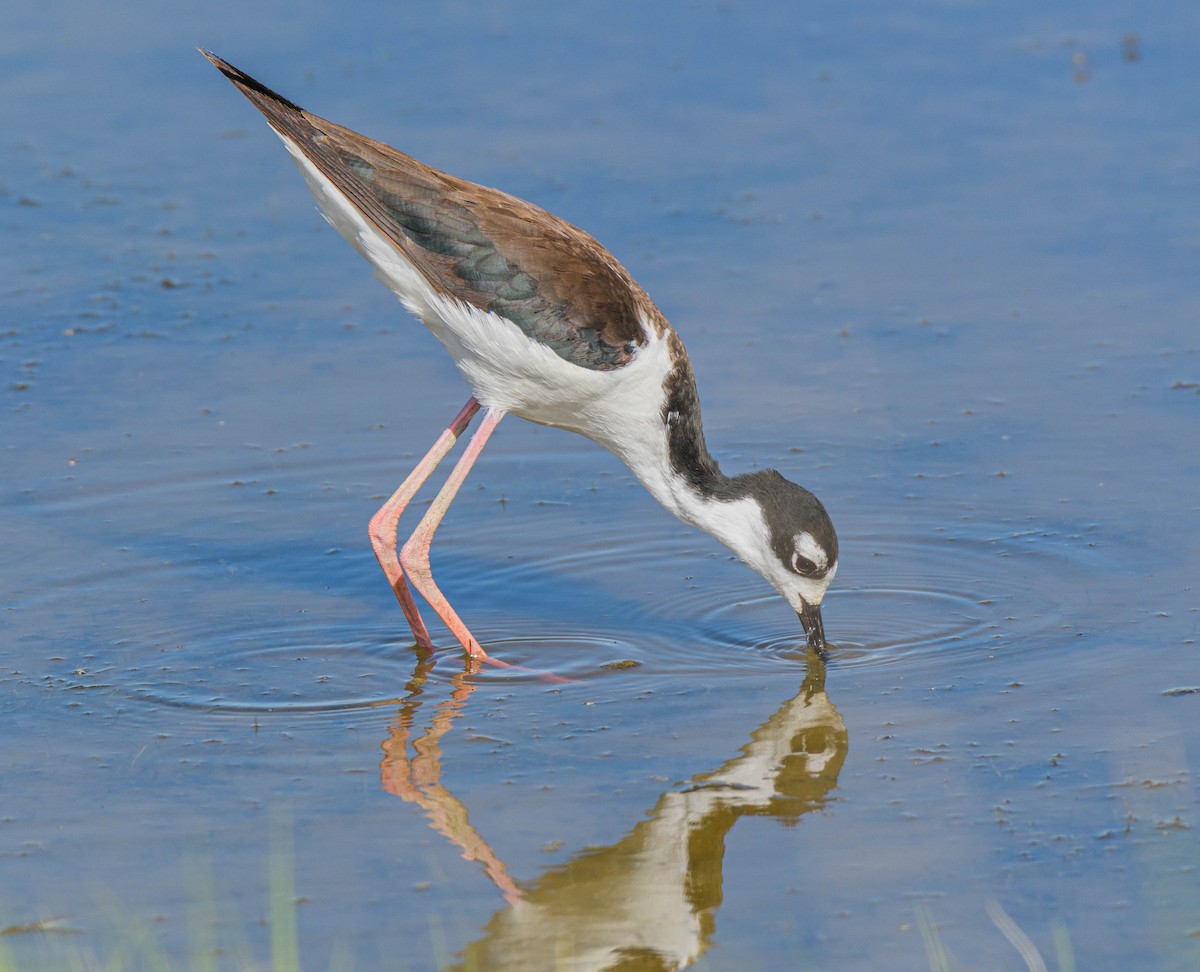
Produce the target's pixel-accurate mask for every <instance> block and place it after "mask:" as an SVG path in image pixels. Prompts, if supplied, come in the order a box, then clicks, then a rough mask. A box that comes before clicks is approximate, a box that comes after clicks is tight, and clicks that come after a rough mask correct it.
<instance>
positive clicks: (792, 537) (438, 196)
mask: <svg viewBox="0 0 1200 972" xmlns="http://www.w3.org/2000/svg"><path fill="white" fill-rule="evenodd" d="M201 53H203V54H204V56H205V57H207V58H208V59H209V60H210V61H212V63H213V64H215V65H216V66H217V67H218V68H219V69H220V70H221V71H222V72H223V73H224V74H225V76H226V77H227V78H229V80H230V81H232V82H233V83H234V84H235V85H237V87H238V88H239V89H240V90H241V92H242V94H244V95H245V96H246V97H247V98H249V99H250V100H251V101H252V102H254V105H255V106H256V107H257V108H258V109H259V111H261V112H262V113H263V114H264V115H265V116H266V118H267V121H268V122H269V123H270V125H271V127H272V128H273V129H275V132H276V134H278V135H279V137H280V138H282V139H283V143H284V145H286V146H287V150H288V151H289V152H290V153H291V154H292V157H293V158H294V159H295V161H296V164H297V165H298V166H299V167H300V171H301V172H303V173H304V178H305V179H306V180H307V182H308V186H309V188H310V189H311V190H312V192H313V195H314V196H316V199H317V203H318V204H319V205H320V207H321V211H322V212H323V213H324V214H325V218H326V219H327V220H328V221H329V222H330V223H331V224H332V225H333V226H334V227H335V228H336V229H337V230H338V231H339V232H340V233H341V234H342V235H343V236H345V237H346V239H348V240H349V241H350V242H351V243H352V244H353V245H354V246H355V248H356V249H357V250H358V251H359V252H360V253H361V254H362V255H363V256H365V257H366V258H367V259H368V260H370V261H371V263H372V264H374V266H375V272H376V274H377V275H378V276H379V278H380V279H381V280H382V281H383V282H384V283H385V284H387V285H388V287H390V288H391V289H392V290H393V291H394V292H395V293H396V295H397V296H398V297H399V298H400V300H401V302H403V304H404V306H405V307H407V308H408V309H409V310H410V311H411V312H412V313H413V314H415V315H416V316H417V317H418V318H419V319H420V320H421V321H422V322H423V323H424V324H425V325H426V326H427V327H428V328H429V329H430V330H431V331H432V332H433V333H434V335H435V336H436V337H437V339H438V340H439V341H441V342H442V344H443V345H444V346H445V347H446V350H447V351H449V352H450V355H451V356H452V357H453V358H454V362H455V364H457V365H458V368H459V370H460V371H461V372H462V373H463V375H464V376H465V377H466V379H467V382H468V383H469V384H470V386H471V388H472V390H473V394H472V396H471V397H470V398H468V399H467V403H466V405H464V406H463V408H462V410H461V411H460V412H459V413H458V415H456V416H455V418H454V421H453V422H451V423H450V426H449V427H448V428H447V429H446V430H445V431H444V432H443V433H442V434H441V436H440V437H439V438H438V440H437V442H435V443H434V445H433V448H432V449H430V450H429V452H428V453H427V454H426V455H425V457H424V458H423V459H422V460H421V461H420V463H418V464H417V467H416V469H414V470H413V472H412V474H411V475H410V476H409V477H408V479H406V480H405V481H404V482H403V483H402V484H401V486H400V488H399V489H398V490H396V492H395V493H394V494H393V495H392V497H391V499H389V500H388V501H387V502H386V503H385V504H384V505H383V506H382V507H381V508H380V510H379V512H378V513H376V514H375V516H374V517H373V518H372V519H371V525H370V534H371V543H372V545H373V547H374V549H375V555H376V556H377V557H378V558H379V563H380V565H381V566H382V567H383V569H384V572H385V573H386V574H387V577H388V580H389V581H390V582H391V585H392V590H393V591H395V593H396V597H397V598H398V599H399V601H400V606H401V608H403V610H404V616H405V618H407V620H408V623H409V625H410V627H411V628H412V630H413V635H414V637H415V638H416V639H417V643H418V644H420V645H422V646H424V647H432V644H431V642H430V640H429V633H428V631H427V630H426V628H425V624H424V622H423V621H422V620H421V616H420V614H419V613H418V611H417V607H416V604H415V602H414V601H413V597H412V594H411V593H410V592H409V589H408V585H407V584H406V583H405V576H406V575H407V577H408V579H409V580H411V581H412V584H413V586H414V587H415V588H416V589H417V590H418V591H419V592H420V593H421V595H422V596H423V597H424V598H425V599H426V600H427V601H428V602H429V604H430V606H431V607H432V608H433V609H434V610H435V611H436V612H437V613H438V615H439V616H440V617H441V619H442V620H443V621H444V622H445V623H446V625H447V626H448V627H449V628H450V630H451V631H452V632H453V633H454V635H455V637H456V638H458V640H459V641H460V642H461V643H462V645H463V647H464V648H465V649H466V650H467V651H468V652H469V653H470V654H471V655H472V656H474V657H477V658H485V657H487V653H486V652H485V651H484V650H483V648H481V647H480V645H479V642H478V641H477V640H476V639H475V637H474V636H473V635H472V634H471V632H470V631H469V630H468V629H467V627H466V625H465V624H463V622H462V621H461V620H460V619H459V617H458V615H457V614H456V613H455V611H454V609H453V608H452V607H451V606H450V604H449V602H448V601H447V600H446V598H445V597H444V596H443V594H442V593H441V591H439V590H438V588H437V585H436V584H435V583H434V581H433V576H432V573H431V571H430V567H429V544H430V541H431V539H432V538H433V533H434V531H435V530H436V529H437V527H438V524H439V523H440V522H441V520H442V517H443V516H444V515H445V513H446V509H447V508H448V507H449V505H450V502H451V501H452V500H453V499H454V496H455V494H456V493H457V492H458V489H459V487H460V486H461V485H462V483H463V480H464V479H465V478H466V475H467V472H468V470H470V468H471V466H472V464H473V463H474V462H475V460H476V459H477V458H478V456H479V453H480V451H481V450H482V449H483V447H484V444H485V443H486V442H487V440H488V437H489V436H490V435H491V434H492V430H493V429H495V427H496V424H497V423H498V422H499V421H500V419H502V418H503V417H504V416H505V415H506V414H508V413H509V412H511V413H512V414H514V415H519V416H521V417H522V418H526V419H529V420H530V421H531V422H538V423H540V424H542V425H553V426H556V427H558V428H562V429H570V430H571V431H573V432H578V433H580V434H581V435H586V436H587V437H588V438H589V439H592V440H594V441H596V442H598V443H600V445H602V446H604V447H605V448H607V449H609V450H610V451H611V452H613V453H614V454H615V455H616V456H617V457H618V458H619V459H620V460H621V461H622V462H624V463H625V465H627V466H628V467H629V468H630V469H631V470H632V471H633V474H634V475H635V476H637V478H638V479H639V480H641V482H642V484H643V485H644V486H645V487H646V489H648V490H649V491H650V494H651V495H652V496H653V497H654V498H655V499H656V500H658V501H659V502H660V503H662V505H663V506H665V507H666V508H667V509H668V510H670V511H671V512H672V513H674V514H675V515H676V516H677V517H679V518H680V519H681V520H683V521H684V522H685V523H690V524H692V525H693V526H696V527H699V528H700V529H701V530H704V531H705V532H707V533H710V534H712V535H713V536H714V537H716V538H717V539H718V540H720V541H721V542H722V543H724V544H725V545H726V546H727V547H729V548H730V549H731V550H732V551H733V552H734V553H735V554H737V555H738V556H739V557H740V558H741V559H742V560H743V561H745V562H746V563H747V564H749V565H750V566H751V567H753V568H754V569H755V570H756V571H758V572H759V573H760V574H762V575H763V577H765V578H766V579H767V580H768V581H769V582H770V583H771V585H772V586H773V587H774V588H775V589H776V590H777V591H779V593H780V594H782V595H783V596H784V597H785V598H786V599H787V601H788V603H789V604H790V605H791V606H792V607H793V608H794V609H795V611H796V613H797V614H798V615H799V616H800V622H801V624H802V625H803V626H804V630H805V632H806V633H807V635H808V643H809V644H810V645H812V646H813V647H815V648H816V649H818V650H823V649H824V647H825V631H824V627H823V624H822V621H821V600H822V599H823V598H824V596H825V591H826V590H827V589H828V587H829V582H830V581H831V580H833V575H834V573H835V572H836V571H837V566H838V543H837V534H836V533H835V532H834V529H833V524H832V523H831V522H830V519H829V515H828V514H827V513H826V512H825V507H823V506H822V505H821V502H820V500H818V499H817V498H816V497H815V496H814V495H813V494H812V493H810V492H809V491H808V490H807V489H804V487H802V486H797V485H796V484H795V483H793V482H790V481H789V480H787V479H784V478H783V476H781V475H780V474H779V473H777V472H775V470H773V469H768V470H762V471H759V472H753V473H745V474H743V475H740V476H733V477H730V476H726V475H725V474H724V473H723V472H721V470H720V468H719V467H718V466H717V463H716V461H715V460H714V459H713V458H712V456H710V455H709V453H708V448H707V447H706V446H705V444H704V433H703V430H702V428H701V424H700V400H699V397H698V396H697V394H696V381H695V378H694V376H693V374H692V367H691V364H690V363H689V362H688V357H687V352H686V351H684V349H683V342H682V341H680V339H679V336H678V335H677V334H676V333H675V330H674V329H673V328H672V327H671V325H670V324H669V323H667V319H666V318H665V317H663V315H662V314H661V313H660V312H659V310H658V308H657V307H655V306H654V303H653V302H652V301H651V300H650V298H649V297H647V296H646V293H645V291H643V290H642V288H641V287H639V286H638V285H637V283H636V282H635V281H634V280H633V278H632V277H630V275H629V273H628V272H627V271H626V270H625V268H624V267H622V266H621V264H620V263H618V262H617V261H616V259H615V258H614V257H613V256H612V254H611V253H609V252H608V250H606V249H605V248H604V247H603V246H601V245H600V244H599V243H598V242H596V240H594V239H593V238H592V237H591V236H589V235H588V234H587V233H585V232H583V230H581V229H578V228H577V227H575V226H572V225H571V224H570V223H567V222H565V221H564V220H561V219H559V218H558V217H557V216H554V215H552V214H550V213H548V212H546V211H545V210H543V209H539V208H538V207H537V206H534V205H533V204H531V203H527V202H524V201H523V200H520V199H517V198H515V197H513V196H510V195H508V194H506V193H503V192H500V191H499V190H496V189H488V188H486V187H484V186H477V185H475V184H474V183H471V182H466V181H464V180H462V179H456V178H455V177H454V176H451V175H447V174H446V173H444V172H439V171H438V170H436V169H433V168H430V167H429V166H427V165H424V164H423V163H421V162H418V161H417V160H416V159H412V158H409V157H408V156H407V155H404V154H403V153H401V152H398V151H396V149H394V148H391V147H390V146H387V145H384V144H383V143H381V142H376V141H374V140H372V139H369V138H366V137H364V136H362V135H359V134H357V133H355V132H352V131H350V130H349V129H346V128H343V127H342V126H340V125H336V124H334V123H333V122H329V121H325V119H323V118H318V117H317V116H316V115H312V114H309V113H308V112H307V111H304V110H303V109H301V108H299V107H297V106H296V105H294V104H292V103H291V102H290V101H288V100H287V99H286V98H283V97H281V96H280V95H278V94H276V93H275V92H274V91H272V90H270V89H269V88H267V87H264V86H263V85H261V84H259V83H258V82H257V81H255V80H254V79H253V78H251V77H250V76H249V75H246V74H243V73H242V72H241V71H239V70H238V69H237V68H235V67H233V66H232V65H231V64H228V63H226V62H225V61H223V60H221V58H219V57H217V56H216V55H215V54H212V53H210V52H208V51H202V52H201ZM480 409H482V410H483V419H482V420H481V422H480V426H479V428H478V429H477V430H476V432H475V435H474V436H473V437H472V439H471V441H470V443H469V445H468V446H467V449H466V451H465V452H464V454H463V456H462V458H461V459H459V461H458V464H457V465H456V466H455V467H454V471H453V472H452V473H451V474H450V478H449V479H448V480H447V481H446V484H445V485H444V486H443V487H442V489H441V491H440V492H439V493H438V494H437V497H436V498H435V499H434V501H433V504H432V506H431V507H430V509H429V511H428V512H427V513H426V514H425V516H424V517H423V518H422V520H421V522H420V524H419V525H418V526H417V529H416V530H415V531H414V532H413V534H412V536H410V537H409V538H408V541H407V542H406V543H405V544H404V546H403V547H402V548H401V549H400V552H399V555H397V551H396V531H397V526H398V523H399V519H400V514H401V513H402V512H403V511H404V508H405V506H406V505H407V504H408V502H409V500H411V499H412V497H413V495H414V494H415V493H416V492H417V490H418V489H419V488H420V487H421V484H422V483H424V482H425V480H426V479H427V478H428V477H429V475H430V474H431V473H432V472H433V469H434V467H435V466H437V464H438V463H439V462H440V461H441V460H442V458H443V457H444V456H445V455H446V453H447V452H449V450H450V448H451V447H452V446H453V445H454V443H455V441H456V440H457V439H458V437H459V435H461V434H462V432H463V430H464V429H466V427H467V425H468V424H469V423H470V421H471V419H472V418H473V417H474V415H475V413H476V412H478V411H479V410H480Z"/></svg>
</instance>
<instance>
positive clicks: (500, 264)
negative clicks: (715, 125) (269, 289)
mask: <svg viewBox="0 0 1200 972" xmlns="http://www.w3.org/2000/svg"><path fill="white" fill-rule="evenodd" d="M204 54H205V56H206V57H207V58H208V59H209V60H210V61H212V62H213V64H215V65H216V66H217V67H218V68H219V69H220V70H221V71H222V72H223V73H224V74H225V76H226V77H228V78H229V79H230V80H231V81H232V82H233V83H234V84H235V85H237V87H238V88H239V89H240V90H241V92H242V93H243V94H245V95H246V97H247V98H249V99H250V100H251V101H252V102H253V103H254V104H255V106H256V107H257V108H258V109H259V110H260V111H261V112H262V113H263V114H264V115H266V117H267V120H268V121H269V122H270V124H271V126H272V127H273V128H274V129H275V130H276V131H278V132H279V133H280V134H281V135H284V136H286V137H287V138H288V139H289V140H290V141H292V142H293V143H294V144H295V145H296V146H297V147H298V148H299V149H300V151H302V152H303V153H304V154H305V156H307V157H308V159H309V160H311V161H312V163H313V164H314V165H316V167H317V168H318V169H320V171H321V172H322V173H323V174H324V175H325V176H326V177H327V178H328V179H329V180H330V181H331V182H333V184H334V185H335V186H336V187H337V188H338V189H339V190H340V191H341V192H342V193H344V194H345V195H346V196H347V197H348V198H349V199H350V200H351V201H352V202H353V203H354V205H355V206H356V207H357V208H358V209H359V210H360V211H361V212H362V213H363V214H364V215H365V216H366V217H367V218H368V219H370V220H371V222H372V223H374V224H375V225H376V226H377V227H378V228H379V229H380V230H381V231H382V232H383V233H384V234H385V235H386V236H387V237H388V239H389V240H391V242H392V243H393V244H394V245H395V246H396V247H397V248H398V249H400V250H401V251H402V252H403V253H404V255H405V256H406V257H407V258H408V260H409V261H410V262H411V263H412V264H413V265H414V266H416V267H417V269H418V270H419V271H420V272H421V273H422V274H423V275H424V277H425V278H426V279H427V280H428V281H429V282H430V283H431V284H432V285H433V286H434V288H435V289H437V290H439V291H441V292H443V293H448V294H452V295H453V296H455V297H457V298H458V299H460V300H462V301H465V302H467V303H469V304H472V305H474V306H475V307H478V308H480V309H481V310H484V311H490V312H493V313H495V314H498V315H500V316H502V317H505V318H507V319H508V320H510V321H512V322H513V323H514V324H516V325H517V326H518V327H519V328H520V329H521V330H522V331H523V332H524V333H525V334H526V335H528V336H529V337H530V338H533V339H535V340H537V341H540V342H542V343H543V344H545V345H547V346H548V347H550V348H551V350H553V351H554V352H555V353H556V354H558V355H559V356H560V357H562V358H563V359H565V360H567V361H570V362H571V363H573V364H577V365H580V366H581V367H584V368H590V369H594V370H607V369H611V368H618V367H620V366H621V365H623V364H625V363H626V362H628V361H629V360H630V358H631V357H632V355H633V352H634V350H635V349H636V348H637V347H638V346H639V345H642V344H644V343H645V341H646V336H645V334H644V333H643V330H642V326H641V323H640V320H639V312H638V308H639V307H649V308H653V304H652V303H651V302H650V299H649V298H648V297H647V296H646V294H645V292H644V291H642V289H641V288H640V287H639V286H638V285H637V283H636V282H634V280H633V279H632V278H631V277H630V276H629V274H628V273H627V272H626V271H625V269H624V268H623V267H622V266H621V265H620V264H619V263H618V262H617V261H616V259H615V258H614V257H613V256H612V255H611V254H610V253H609V252H608V251H607V250H606V249H604V247H602V246H601V245H600V244H599V243H597V242H596V240H594V239H593V238H592V237H591V236H589V235H588V234H587V233H585V232H583V230H581V229H579V228H578V227H575V226H572V225H571V224H570V223H568V222H566V221H565V220H562V219H559V218H558V217H557V216H554V215H552V214H550V213H547V212H546V211H545V210H543V209H540V208H539V207H537V206H534V205H533V204H532V203H527V202H525V201H524V200H521V199H517V198H516V197H514V196H510V195H508V194H507V193H503V192H500V191H499V190H497V189H489V188H486V187H484V186H478V185H475V184H474V183H471V182H467V181H465V180H463V179H457V178H455V177H454V176H451V175H447V174H446V173H444V172H439V171H438V170H437V169H434V168H431V167H430V166H428V165H425V164H424V163H422V162H418V161H417V160H416V159H413V158H410V157H409V156H407V155H405V154H404V153H402V152H399V151H397V150H396V149H394V148H391V147H390V146H388V145H384V144H383V143H382V142H376V141H374V140H372V139H369V138H366V137H364V136H362V135H359V134H357V133H356V132H352V131H350V130H349V129H347V128H343V127H342V126H341V125H337V124H334V123H333V122H330V121H326V120H325V119H323V118H319V117H317V116H316V115H312V114H310V113H309V112H306V111H304V110H303V109H301V108H299V107H297V106H296V105H294V104H292V103H291V102H290V101H288V100H287V99H286V98H283V97H281V96H280V95H278V94H276V93H275V92H274V91H271V90H270V89H269V88H267V87H264V86H263V85H261V84H259V82H257V81H255V80H254V79H253V78H251V77H250V76H249V75H247V74H243V73H242V72H241V71H239V70H238V69H237V68H235V67H233V66H232V65H230V64H228V63H226V62H225V61H223V60H221V58H219V57H217V56H216V55H215V54H210V53H208V52H207V51H206V52H204Z"/></svg>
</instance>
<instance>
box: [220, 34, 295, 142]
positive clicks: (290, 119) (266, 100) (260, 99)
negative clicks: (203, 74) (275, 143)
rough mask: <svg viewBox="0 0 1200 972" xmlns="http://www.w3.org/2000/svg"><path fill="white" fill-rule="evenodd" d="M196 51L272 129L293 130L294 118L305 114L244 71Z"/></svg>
mask: <svg viewBox="0 0 1200 972" xmlns="http://www.w3.org/2000/svg"><path fill="white" fill-rule="evenodd" d="M198 50H199V51H200V53H201V54H203V55H204V56H205V57H207V58H208V59H209V60H210V61H211V62H212V63H213V66H214V67H216V69H217V70H218V71H220V72H221V73H222V74H223V75H225V77H227V78H228V79H229V80H230V81H232V82H233V83H234V84H235V85H236V86H237V89H238V90H239V91H240V92H241V93H242V94H244V95H245V96H246V97H247V98H249V99H250V100H251V101H252V102H254V106H255V107H256V108H257V109H258V110H259V111H261V112H262V113H263V114H264V115H266V116H267V120H268V121H269V122H271V124H272V126H273V127H275V128H277V129H278V128H281V127H282V128H283V129H285V130H288V129H295V127H296V125H297V122H298V119H297V117H296V116H297V115H303V114H304V113H305V112H304V109H303V108H301V107H300V106H299V105H297V104H295V103H293V102H291V101H288V99H287V98H285V97H284V96H283V95H281V94H279V93H278V92H275V91H272V90H271V89H270V88H268V87H267V86H266V85H265V84H263V83H262V82H260V81H256V80H255V79H254V78H252V77H250V75H248V74H246V73H245V72H244V71H239V70H238V69H237V68H235V67H234V66H233V65H232V64H230V63H229V62H228V61H226V60H224V59H223V58H220V57H217V55H216V54H214V53H213V52H212V51H206V50H205V49H204V48H203V47H201V48H198Z"/></svg>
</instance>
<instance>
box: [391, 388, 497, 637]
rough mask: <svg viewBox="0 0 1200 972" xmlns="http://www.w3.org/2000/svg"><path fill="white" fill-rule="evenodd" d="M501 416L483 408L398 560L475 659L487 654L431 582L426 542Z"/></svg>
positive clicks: (431, 575) (422, 594)
mask: <svg viewBox="0 0 1200 972" xmlns="http://www.w3.org/2000/svg"><path fill="white" fill-rule="evenodd" d="M472 400H473V399H472ZM502 418H504V412H502V411H501V410H500V409H496V408H489V409H488V410H487V411H486V412H484V415H483V420H482V421H481V422H480V423H479V428H478V429H476V430H475V434H474V435H473V436H472V437H471V443H470V445H468V446H467V448H466V451H465V452H464V453H463V454H462V457H461V458H460V459H459V460H458V464H457V465H456V466H455V467H454V472H452V473H451V474H450V478H449V479H447V480H446V484H445V485H444V486H443V487H442V489H441V492H439V493H438V494H437V497H436V498H435V499H434V501H433V505H432V506H430V507H429V511H428V512H427V513H426V514H425V516H424V518H423V519H422V520H421V522H420V524H418V526H417V528H416V530H414V531H413V534H412V536H411V537H409V538H408V541H407V542H406V543H405V544H404V546H403V547H402V548H401V549H400V563H401V564H402V565H403V567H404V572H405V573H406V574H408V578H409V580H411V581H412V584H413V587H415V588H416V589H417V590H418V591H420V593H421V596H422V597H424V598H425V600H427V601H428V602H429V606H430V607H432V608H433V609H434V610H435V611H436V612H437V613H438V617H440V618H441V619H442V620H443V621H444V622H445V623H446V627H448V628H449V629H450V630H451V632H453V634H454V637H456V638H457V639H458V640H459V643H460V644H462V646H463V647H464V648H466V649H467V653H468V654H469V655H471V656H472V658H477V659H478V658H487V652H486V651H484V650H483V649H482V648H481V647H479V642H478V641H476V640H475V636H474V635H472V634H471V632H470V631H468V630H467V626H466V625H465V624H463V623H462V621H461V620H460V619H459V617H458V615H457V614H456V613H455V611H454V608H452V607H451V606H450V602H449V601H447V600H446V598H445V596H444V595H443V594H442V592H441V591H439V590H438V587H437V584H435V583H434V582H433V571H432V570H431V569H430V566H429V544H430V543H431V542H432V540H433V533H434V531H435V530H436V529H437V528H438V524H439V523H441V522H442V517H444V516H445V515H446V510H447V509H449V508H450V503H451V501H452V500H453V499H454V496H455V494H457V493H458V488H459V487H460V486H461V485H462V484H463V480H465V479H466V478H467V473H468V472H469V471H470V469H471V466H472V465H474V463H475V460H476V459H478V458H479V453H480V452H482V451H483V447H484V445H486V444H487V440H488V437H489V436H490V435H491V434H492V430H493V429H494V428H495V427H496V424H497V423H498V422H499V421H500V420H501V419H502Z"/></svg>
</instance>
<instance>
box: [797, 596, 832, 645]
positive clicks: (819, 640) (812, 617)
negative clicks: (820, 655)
mask: <svg viewBox="0 0 1200 972" xmlns="http://www.w3.org/2000/svg"><path fill="white" fill-rule="evenodd" d="M796 613H797V614H798V615H799V616H800V623H801V624H802V625H804V633H805V634H806V635H808V646H809V647H810V648H815V649H816V650H817V651H824V650H825V648H826V641H825V622H824V621H822V620H821V605H819V604H808V603H807V602H805V603H804V606H803V607H802V608H800V610H799V611H797V612H796Z"/></svg>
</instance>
